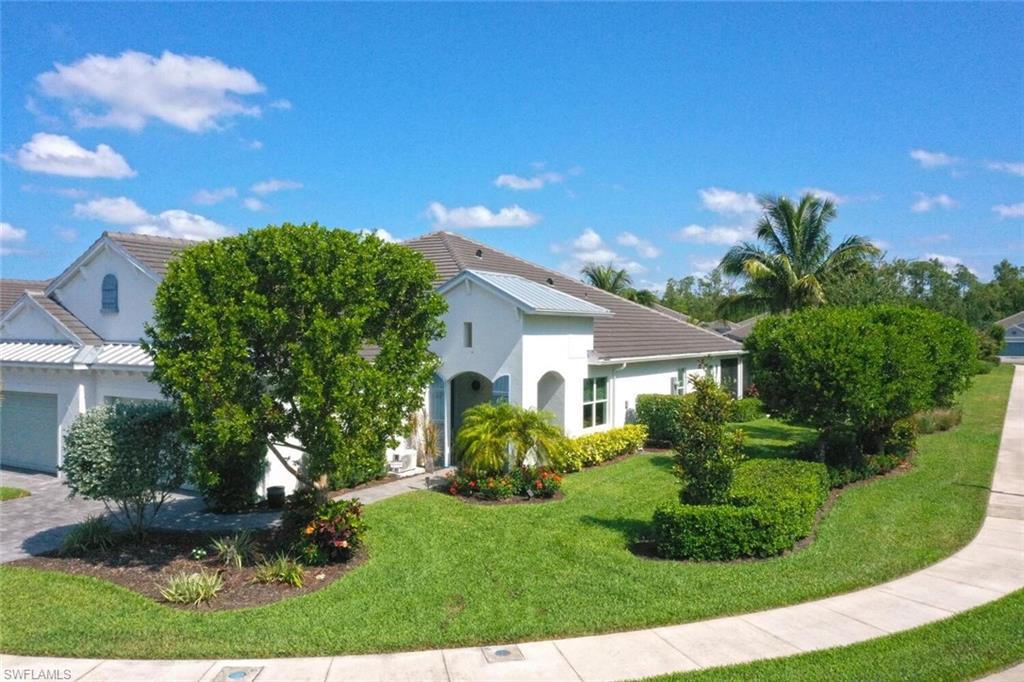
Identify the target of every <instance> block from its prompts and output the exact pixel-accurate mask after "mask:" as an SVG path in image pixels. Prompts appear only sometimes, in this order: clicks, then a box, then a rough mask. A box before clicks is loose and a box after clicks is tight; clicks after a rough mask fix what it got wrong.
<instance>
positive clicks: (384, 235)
mask: <svg viewBox="0 0 1024 682" xmlns="http://www.w3.org/2000/svg"><path fill="white" fill-rule="evenodd" d="M359 234H362V235H368V234H372V235H373V236H374V237H376V238H377V239H380V240H381V241H384V242H390V243H392V244H397V243H398V239H397V238H396V237H395V236H394V235H393V234H391V233H390V232H388V231H387V230H385V229H384V228H383V227H378V228H377V229H375V230H369V229H362V230H359Z"/></svg>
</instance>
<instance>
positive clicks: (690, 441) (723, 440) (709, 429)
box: [675, 377, 743, 504]
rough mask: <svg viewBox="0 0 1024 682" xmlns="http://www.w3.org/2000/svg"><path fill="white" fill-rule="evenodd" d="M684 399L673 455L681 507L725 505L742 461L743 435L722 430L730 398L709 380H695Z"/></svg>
mask: <svg viewBox="0 0 1024 682" xmlns="http://www.w3.org/2000/svg"><path fill="white" fill-rule="evenodd" d="M687 397H688V398H689V399H688V400H686V401H684V402H683V403H682V405H681V408H680V411H679V434H678V435H679V439H678V442H677V443H676V455H675V461H676V475H677V476H679V479H680V482H681V483H682V488H681V490H680V493H679V498H680V500H681V501H682V502H683V503H684V504H716V503H719V502H724V501H725V500H726V498H727V496H728V494H729V488H730V485H731V483H732V477H733V470H734V469H735V468H736V465H737V464H739V462H740V461H742V459H743V432H742V431H732V432H730V431H727V430H726V428H725V424H726V419H727V418H728V414H729V410H730V407H731V403H732V398H730V397H729V394H728V393H726V392H725V391H723V390H722V389H720V388H718V386H716V385H715V382H714V380H713V379H711V378H709V377H701V378H698V379H694V381H693V393H691V394H690V395H689V396H687Z"/></svg>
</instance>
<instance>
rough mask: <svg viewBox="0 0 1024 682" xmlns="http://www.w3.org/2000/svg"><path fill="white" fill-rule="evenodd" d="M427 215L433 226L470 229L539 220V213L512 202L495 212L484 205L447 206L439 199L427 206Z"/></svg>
mask: <svg viewBox="0 0 1024 682" xmlns="http://www.w3.org/2000/svg"><path fill="white" fill-rule="evenodd" d="M427 215H428V216H429V217H430V219H431V220H433V221H434V226H435V227H450V228H453V229H471V228H476V227H530V226H531V225H536V224H537V223H538V222H540V219H541V215H540V214H539V213H531V212H530V211H527V210H526V209H525V208H523V207H521V206H519V205H517V204H513V205H512V206H506V207H505V208H502V209H500V210H499V211H498V212H497V213H495V212H493V211H491V209H489V208H487V207H486V206H481V205H476V206H457V207H454V208H448V207H447V206H445V205H444V204H442V203H441V202H439V201H434V202H431V204H430V205H429V206H427Z"/></svg>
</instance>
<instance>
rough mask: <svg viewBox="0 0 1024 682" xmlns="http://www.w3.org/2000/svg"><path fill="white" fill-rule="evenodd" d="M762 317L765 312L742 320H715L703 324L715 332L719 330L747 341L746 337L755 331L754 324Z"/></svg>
mask: <svg viewBox="0 0 1024 682" xmlns="http://www.w3.org/2000/svg"><path fill="white" fill-rule="evenodd" d="M762 317H764V314H763V313H762V314H760V315H754V316H753V317H748V318H747V319H745V320H743V321H741V322H730V321H729V320H715V321H714V322H707V323H705V324H704V325H703V326H704V327H705V328H706V329H710V330H712V331H714V332H717V333H718V334H722V335H723V336H727V337H729V338H730V339H732V340H734V341H739V342H740V343H743V341H745V340H746V338H747V337H748V336H750V332H751V331H753V329H754V325H755V324H756V323H757V321H758V320H760V319H761V318H762Z"/></svg>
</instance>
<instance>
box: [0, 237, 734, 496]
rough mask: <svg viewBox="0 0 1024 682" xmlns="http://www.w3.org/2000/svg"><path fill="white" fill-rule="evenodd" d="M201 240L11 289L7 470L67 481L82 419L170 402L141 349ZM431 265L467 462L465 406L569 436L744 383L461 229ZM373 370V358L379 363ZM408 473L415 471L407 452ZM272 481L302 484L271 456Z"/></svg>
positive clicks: (431, 394)
mask: <svg viewBox="0 0 1024 682" xmlns="http://www.w3.org/2000/svg"><path fill="white" fill-rule="evenodd" d="M190 243H191V242H188V241H185V240H178V239H167V238H161V237H153V236H144V235H136V234H123V233H116V232H105V233H104V234H103V235H102V236H101V237H100V238H99V239H98V240H97V241H96V242H95V243H93V244H92V245H91V246H90V247H89V248H88V249H87V250H86V251H85V253H83V254H81V255H80V256H79V257H78V258H77V259H75V260H74V262H73V263H71V265H69V266H68V268H67V269H65V270H64V271H63V272H62V273H60V274H59V275H58V276H57V277H56V278H55V279H52V280H48V281H26V280H2V281H0V294H2V300H0V307H2V313H0V389H2V394H0V464H3V465H4V466H12V467H23V468H28V469H33V470H38V471H46V472H51V473H57V472H58V471H59V467H60V464H61V461H62V459H61V458H62V434H63V432H64V430H65V429H67V428H68V426H69V425H70V424H71V422H72V421H73V420H74V418H75V417H76V416H77V415H79V414H81V413H82V412H84V411H86V410H88V409H89V408H91V407H93V406H95V405H101V404H104V403H107V402H111V401H116V400H159V399H160V398H161V395H160V391H159V389H158V388H157V386H156V385H154V384H152V383H150V382H149V380H148V378H149V373H150V371H151V369H152V362H151V361H150V359H149V357H148V356H147V355H146V354H145V353H144V352H143V350H142V349H141V347H140V345H139V339H140V338H141V337H142V335H143V333H144V323H145V321H146V320H148V319H149V317H150V316H151V314H152V308H151V301H152V298H153V295H154V293H155V291H156V287H157V284H158V283H159V282H160V279H161V278H162V277H163V275H164V274H165V273H166V270H167V264H168V263H169V262H170V260H171V259H172V258H173V257H174V256H175V254H177V253H178V252H180V251H181V250H182V249H185V248H187V247H188V246H189V244H190ZM405 245H406V246H407V247H409V248H411V249H414V250H416V251H418V252H419V253H421V254H422V255H423V256H424V257H426V258H427V259H428V260H430V261H431V262H433V264H434V266H435V267H436V269H437V280H436V282H435V284H436V286H437V287H438V291H439V292H440V293H441V294H442V295H443V296H444V297H445V298H446V299H447V301H448V306H449V307H448V312H447V313H446V314H445V316H444V321H445V323H446V326H447V330H448V332H447V335H446V336H445V337H444V338H443V339H441V340H439V341H437V342H436V343H435V344H434V345H433V347H432V350H433V351H434V352H435V353H436V354H437V355H438V356H439V357H440V358H441V361H442V364H441V368H440V370H439V372H438V374H437V375H436V376H435V377H434V380H433V381H432V382H431V384H430V386H427V387H425V388H424V392H425V393H424V398H425V401H424V402H425V412H426V418H428V419H430V420H432V421H434V422H435V423H436V425H437V426H438V432H439V433H440V434H443V437H442V444H441V445H442V448H441V449H442V451H443V455H442V462H441V463H443V464H446V465H447V464H451V463H453V458H454V453H453V447H452V446H453V442H454V435H455V433H456V432H457V431H458V428H459V424H460V421H461V415H462V412H463V411H464V410H465V409H466V408H468V407H470V406H472V405H476V404H479V403H481V402H485V401H498V400H507V401H510V402H512V403H515V404H520V405H523V406H525V407H536V408H541V409H545V410H549V411H550V412H552V413H553V414H554V415H555V418H556V420H557V421H558V423H559V424H560V425H561V426H562V427H563V428H564V429H565V431H566V433H567V434H569V435H579V434H584V433H590V432H595V431H599V430H603V429H608V428H611V427H613V426H621V425H623V424H625V423H627V422H629V421H630V420H631V419H632V416H633V410H634V407H635V405H636V397H637V396H638V395H640V394H642V393H670V392H683V391H685V390H687V387H688V386H689V381H688V378H689V377H690V376H692V375H694V374H697V373H702V372H706V371H707V372H711V373H712V374H713V375H714V376H715V378H716V379H717V380H718V381H719V382H720V383H722V384H723V385H725V386H727V387H729V389H730V390H732V391H738V387H740V386H742V385H743V351H742V346H741V345H740V344H739V343H737V342H736V341H734V340H732V339H729V338H726V337H725V336H723V335H721V334H717V333H715V332H713V331H710V330H706V329H702V328H700V327H697V326H695V325H692V324H689V323H688V322H686V321H685V318H684V317H682V316H679V315H676V314H669V313H667V312H663V311H659V310H656V309H652V308H647V307H644V306H641V305H638V304H635V303H632V302H630V301H627V300H625V299H623V298H620V297H618V296H615V295H613V294H609V293H607V292H605V291H602V290H600V289H596V288H594V287H590V286H588V285H586V284H583V283H582V282H580V281H579V280H577V279H574V278H572V277H569V276H566V275H564V274H562V273H559V272H556V271H553V270H549V269H547V268H544V267H541V266H539V265H535V264H533V263H530V262H527V261H525V260H522V259H519V258H516V257H515V256H512V255H510V254H507V253H503V252H501V251H497V250H495V249H492V248H490V247H488V246H486V245H484V244H480V243H478V242H475V241H472V240H470V239H467V238H466V237H463V236H461V235H457V234H452V233H447V232H435V233H431V234H428V235H425V236H423V237H420V238H417V239H413V240H410V241H408V242H405ZM368 361H369V360H368ZM388 457H389V459H391V460H392V461H393V466H394V468H395V469H396V470H408V469H410V468H412V467H414V466H415V453H414V452H413V451H412V449H411V447H409V445H408V444H404V443H403V444H400V445H399V446H398V447H397V448H395V449H393V450H392V451H390V452H389V453H388ZM270 462H271V465H270V467H269V470H268V474H267V477H266V480H265V481H264V485H265V486H266V485H285V486H286V487H287V488H291V487H292V486H293V484H294V480H292V479H291V476H290V475H289V474H287V472H285V471H284V470H283V468H282V467H281V466H280V465H279V464H278V463H277V462H276V460H275V459H273V458H272V457H271V459H270Z"/></svg>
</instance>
